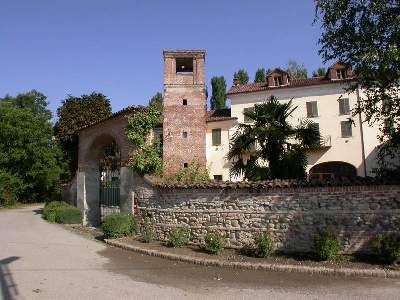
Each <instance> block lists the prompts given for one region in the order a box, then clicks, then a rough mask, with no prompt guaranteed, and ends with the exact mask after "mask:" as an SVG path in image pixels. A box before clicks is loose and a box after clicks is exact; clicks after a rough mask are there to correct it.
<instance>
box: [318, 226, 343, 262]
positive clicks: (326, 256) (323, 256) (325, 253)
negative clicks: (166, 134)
mask: <svg viewBox="0 0 400 300" xmlns="http://www.w3.org/2000/svg"><path fill="white" fill-rule="evenodd" d="M314 247H315V254H316V256H317V258H318V259H319V260H323V261H325V260H335V259H337V258H338V257H339V252H340V251H341V250H342V246H341V244H340V241H339V239H338V238H337V237H336V236H335V235H334V234H333V233H331V232H323V233H320V234H318V235H316V236H315V238H314Z"/></svg>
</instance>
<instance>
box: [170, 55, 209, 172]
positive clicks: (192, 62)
mask: <svg viewBox="0 0 400 300" xmlns="http://www.w3.org/2000/svg"><path fill="white" fill-rule="evenodd" d="M204 63H205V51H203V50H182V51H164V120H163V162H164V172H165V174H167V175H171V174H174V173H176V172H178V171H179V170H180V169H182V168H184V167H187V166H189V165H190V164H191V163H198V164H199V165H200V166H201V167H203V168H205V167H206V105H207V97H206V86H205V71H204V69H205V68H204Z"/></svg>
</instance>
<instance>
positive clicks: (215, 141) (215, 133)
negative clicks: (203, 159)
mask: <svg viewBox="0 0 400 300" xmlns="http://www.w3.org/2000/svg"><path fill="white" fill-rule="evenodd" d="M212 145H213V146H218V145H221V128H216V129H213V130H212Z"/></svg>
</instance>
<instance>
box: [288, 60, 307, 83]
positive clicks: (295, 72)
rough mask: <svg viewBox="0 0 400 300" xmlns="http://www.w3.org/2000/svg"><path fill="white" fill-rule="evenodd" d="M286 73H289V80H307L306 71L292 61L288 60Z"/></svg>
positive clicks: (302, 66)
mask: <svg viewBox="0 0 400 300" xmlns="http://www.w3.org/2000/svg"><path fill="white" fill-rule="evenodd" d="M286 71H287V72H288V73H289V75H290V77H291V78H294V79H302V78H307V69H306V68H305V67H304V65H303V64H302V65H299V64H298V63H297V62H296V61H294V60H289V62H288V67H287V70H286Z"/></svg>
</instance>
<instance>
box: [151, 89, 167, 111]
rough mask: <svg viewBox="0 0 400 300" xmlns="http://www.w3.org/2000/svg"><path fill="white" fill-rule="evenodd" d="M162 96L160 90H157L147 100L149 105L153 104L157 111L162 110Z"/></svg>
mask: <svg viewBox="0 0 400 300" xmlns="http://www.w3.org/2000/svg"><path fill="white" fill-rule="evenodd" d="M163 103H164V97H163V95H162V94H161V93H160V92H157V94H155V95H154V96H153V97H151V99H150V100H149V106H154V107H155V108H157V109H158V110H159V111H163V106H164V104H163Z"/></svg>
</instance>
